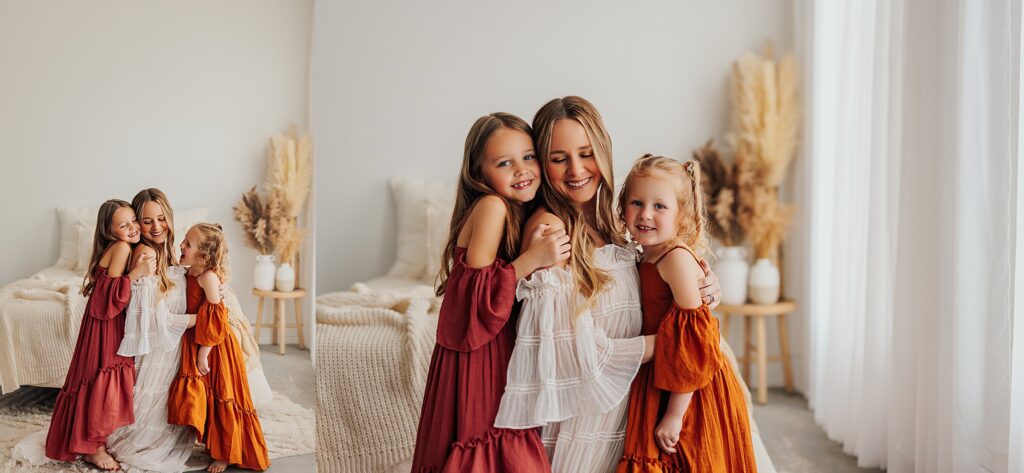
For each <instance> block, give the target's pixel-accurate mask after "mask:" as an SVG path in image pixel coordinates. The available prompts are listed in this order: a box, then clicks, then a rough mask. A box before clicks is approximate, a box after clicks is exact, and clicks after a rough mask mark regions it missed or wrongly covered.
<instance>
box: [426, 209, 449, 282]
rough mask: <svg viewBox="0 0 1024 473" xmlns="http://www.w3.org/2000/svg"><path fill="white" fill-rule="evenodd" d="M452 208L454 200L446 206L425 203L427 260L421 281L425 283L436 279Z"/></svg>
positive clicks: (445, 243)
mask: <svg viewBox="0 0 1024 473" xmlns="http://www.w3.org/2000/svg"><path fill="white" fill-rule="evenodd" d="M454 208H455V204H454V202H453V203H451V205H448V206H442V205H439V203H437V202H428V203H427V205H426V214H427V237H426V238H425V239H424V241H425V242H426V255H427V262H426V269H425V271H424V274H423V282H425V283H427V284H430V285H433V284H434V283H435V282H436V281H437V273H438V272H439V271H441V254H442V253H444V247H445V245H447V244H448V228H449V226H450V225H451V220H452V210H454Z"/></svg>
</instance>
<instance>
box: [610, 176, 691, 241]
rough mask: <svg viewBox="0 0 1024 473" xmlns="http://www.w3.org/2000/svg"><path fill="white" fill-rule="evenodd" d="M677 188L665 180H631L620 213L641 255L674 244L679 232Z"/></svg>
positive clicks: (659, 177) (662, 178) (674, 184)
mask: <svg viewBox="0 0 1024 473" xmlns="http://www.w3.org/2000/svg"><path fill="white" fill-rule="evenodd" d="M677 186H678V184H677V183H675V182H673V181H671V180H669V179H667V178H665V177H664V176H657V175H648V176H637V177H633V178H632V182H630V185H629V192H628V193H627V194H626V196H625V197H626V202H625V206H624V207H625V208H624V210H623V213H624V214H625V215H624V220H625V223H626V228H627V229H628V230H629V233H630V234H631V235H633V240H635V241H636V242H637V243H638V244H640V246H643V247H644V251H645V252H647V251H649V250H656V249H658V248H660V247H661V246H662V245H665V244H666V243H669V242H671V241H674V240H675V238H676V236H677V234H678V232H679V223H680V221H679V219H680V211H679V196H678V188H677Z"/></svg>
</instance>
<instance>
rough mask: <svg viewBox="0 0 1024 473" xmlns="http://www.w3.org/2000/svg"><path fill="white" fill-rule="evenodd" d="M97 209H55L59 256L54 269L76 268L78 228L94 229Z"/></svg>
mask: <svg viewBox="0 0 1024 473" xmlns="http://www.w3.org/2000/svg"><path fill="white" fill-rule="evenodd" d="M98 209H99V207H94V208H81V207H57V219H58V222H59V225H60V256H59V257H58V258H57V262H56V263H54V265H53V266H54V267H56V268H59V269H68V270H72V271H74V270H76V269H77V268H78V253H79V245H78V226H79V225H84V226H85V227H86V228H91V227H94V226H95V225H96V213H97V211H98ZM90 237H91V235H90ZM86 258H88V257H86Z"/></svg>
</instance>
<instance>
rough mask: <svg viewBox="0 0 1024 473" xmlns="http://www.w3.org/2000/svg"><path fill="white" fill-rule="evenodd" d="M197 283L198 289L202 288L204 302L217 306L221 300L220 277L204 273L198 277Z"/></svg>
mask: <svg viewBox="0 0 1024 473" xmlns="http://www.w3.org/2000/svg"><path fill="white" fill-rule="evenodd" d="M198 281H199V287H201V288H203V292H204V293H206V301H207V302H209V303H211V304H219V303H220V300H221V296H220V277H218V276H217V274H216V273H214V272H213V271H204V272H203V274H200V275H199V278H198Z"/></svg>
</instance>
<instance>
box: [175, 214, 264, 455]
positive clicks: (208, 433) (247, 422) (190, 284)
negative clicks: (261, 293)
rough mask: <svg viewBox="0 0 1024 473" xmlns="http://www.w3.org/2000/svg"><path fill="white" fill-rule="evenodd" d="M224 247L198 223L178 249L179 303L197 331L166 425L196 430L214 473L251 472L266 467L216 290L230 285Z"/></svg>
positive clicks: (237, 351)
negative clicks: (182, 275)
mask: <svg viewBox="0 0 1024 473" xmlns="http://www.w3.org/2000/svg"><path fill="white" fill-rule="evenodd" d="M227 254H228V247H227V242H226V241H225V238H224V232H223V231H222V229H221V226H220V225H218V224H209V223H200V224H197V225H195V226H193V227H192V228H190V229H189V230H188V232H187V233H186V234H185V238H184V241H182V242H181V264H182V265H183V266H188V267H189V269H188V272H187V273H186V275H185V284H186V286H185V296H186V306H187V310H186V311H187V312H188V313H195V314H197V315H196V325H195V327H194V328H190V329H188V330H186V331H185V336H184V337H183V338H182V343H181V349H182V352H181V372H180V374H179V375H178V378H177V379H175V380H174V381H173V382H172V383H171V388H170V395H169V399H168V406H167V407H168V422H169V423H171V424H175V425H186V426H190V427H192V428H194V429H195V432H196V434H197V436H198V438H199V440H200V441H201V442H202V443H204V444H206V448H207V450H209V453H210V456H211V457H212V458H213V460H214V463H213V464H212V465H210V467H209V468H207V471H209V472H211V473H220V472H222V471H224V470H225V469H226V468H227V466H228V465H237V466H238V467H240V468H246V469H250V470H265V469H267V467H268V466H270V459H269V457H268V456H267V444H266V441H265V440H264V439H263V429H262V427H261V426H260V420H259V417H257V415H256V409H255V408H254V407H253V404H252V397H251V396H250V394H249V380H248V378H247V376H246V372H245V358H244V356H243V353H242V349H241V347H240V346H239V344H238V341H237V340H235V336H234V334H232V333H231V328H230V327H229V326H228V310H227V308H226V307H225V306H224V301H223V300H222V297H221V291H220V289H221V285H222V284H223V283H225V282H227V279H228V264H227V263H228V259H227Z"/></svg>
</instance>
